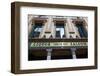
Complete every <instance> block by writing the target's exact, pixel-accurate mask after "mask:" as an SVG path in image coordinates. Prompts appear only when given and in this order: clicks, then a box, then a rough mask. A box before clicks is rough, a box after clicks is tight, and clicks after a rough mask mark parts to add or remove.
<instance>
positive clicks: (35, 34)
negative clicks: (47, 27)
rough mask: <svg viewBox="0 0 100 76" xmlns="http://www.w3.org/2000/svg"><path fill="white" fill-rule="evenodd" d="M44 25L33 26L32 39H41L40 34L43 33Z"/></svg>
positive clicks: (36, 24)
mask: <svg viewBox="0 0 100 76" xmlns="http://www.w3.org/2000/svg"><path fill="white" fill-rule="evenodd" d="M42 25H43V23H35V25H34V26H33V29H32V32H31V35H30V36H31V37H33V38H35V37H39V36H40V33H41V31H42V29H43V28H42Z"/></svg>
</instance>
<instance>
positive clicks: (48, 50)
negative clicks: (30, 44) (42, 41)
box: [46, 49, 52, 60]
mask: <svg viewBox="0 0 100 76" xmlns="http://www.w3.org/2000/svg"><path fill="white" fill-rule="evenodd" d="M46 51H47V60H51V52H52V49H46Z"/></svg>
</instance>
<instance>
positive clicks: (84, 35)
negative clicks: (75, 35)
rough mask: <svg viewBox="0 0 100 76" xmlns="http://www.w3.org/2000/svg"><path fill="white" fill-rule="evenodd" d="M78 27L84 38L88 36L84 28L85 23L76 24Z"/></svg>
mask: <svg viewBox="0 0 100 76" xmlns="http://www.w3.org/2000/svg"><path fill="white" fill-rule="evenodd" d="M76 26H77V28H78V32H79V34H80V37H81V38H83V37H85V38H87V31H86V29H85V28H84V26H83V24H76Z"/></svg>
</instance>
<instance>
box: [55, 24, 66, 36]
mask: <svg viewBox="0 0 100 76" xmlns="http://www.w3.org/2000/svg"><path fill="white" fill-rule="evenodd" d="M64 31H65V30H64V23H56V38H63V36H64V35H65V32H64Z"/></svg>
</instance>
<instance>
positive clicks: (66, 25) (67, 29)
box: [28, 14, 88, 60]
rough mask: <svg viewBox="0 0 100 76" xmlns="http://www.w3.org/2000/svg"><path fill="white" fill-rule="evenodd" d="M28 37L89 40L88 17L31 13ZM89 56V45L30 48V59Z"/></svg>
mask: <svg viewBox="0 0 100 76" xmlns="http://www.w3.org/2000/svg"><path fill="white" fill-rule="evenodd" d="M28 38H29V39H54V40H55V39H64V40H67V39H71V40H72V39H74V40H75V39H79V40H81V39H86V40H87V38H88V18H87V17H68V16H54V15H31V14H29V15H28ZM49 41H50V40H49ZM36 44H37V43H36ZM58 44H59V43H58ZM31 45H33V44H32V42H31V44H30V45H29V46H31ZM37 46H38V45H37ZM39 46H40V44H39ZM86 46H87V45H86ZM38 48H39V47H38ZM87 57H88V49H87V47H85V48H83V47H82V48H81V47H80V48H76V47H71V48H63V47H61V48H59V49H57V48H52V47H51V48H46V49H44V48H40V49H34V47H33V49H30V48H29V60H51V59H77V58H87Z"/></svg>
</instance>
